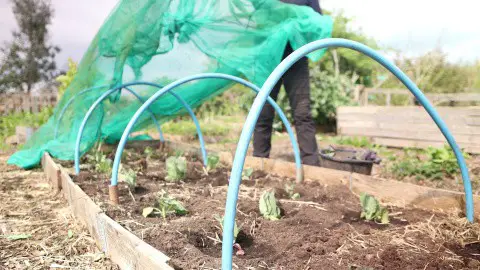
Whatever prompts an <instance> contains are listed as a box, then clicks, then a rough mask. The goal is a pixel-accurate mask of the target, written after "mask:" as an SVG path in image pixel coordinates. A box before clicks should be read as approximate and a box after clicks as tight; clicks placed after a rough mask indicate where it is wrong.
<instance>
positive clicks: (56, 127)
mask: <svg viewBox="0 0 480 270" xmlns="http://www.w3.org/2000/svg"><path fill="white" fill-rule="evenodd" d="M106 87H109V86H108V85H101V86H95V87H91V88H87V89H84V90H82V91H80V92H78V93H77V94H75V95H74V96H73V97H71V98H70V99H69V100H68V101H67V103H66V104H65V106H63V108H62V110H61V111H60V114H59V116H58V120H57V123H56V124H55V132H54V137H53V138H54V139H56V138H57V135H58V127H59V125H60V123H61V122H62V119H63V116H64V115H65V112H66V111H67V109H68V107H70V104H72V102H73V101H74V100H75V99H76V98H77V97H78V96H80V95H83V94H85V93H87V92H90V91H93V90H96V89H101V88H106ZM125 89H126V90H127V91H128V92H130V94H132V95H134V96H135V97H136V98H137V99H138V101H140V102H141V103H143V102H145V99H143V98H142V97H141V96H140V95H138V94H137V93H136V92H135V91H133V90H132V89H129V88H125ZM149 113H150V114H151V116H152V122H153V123H154V124H155V127H156V128H157V130H158V136H159V137H160V141H161V142H165V138H164V137H163V132H162V129H161V128H160V124H159V123H158V121H157V118H155V115H154V114H153V112H152V111H150V110H149Z"/></svg>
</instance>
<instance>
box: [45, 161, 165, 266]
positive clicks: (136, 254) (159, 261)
mask: <svg viewBox="0 0 480 270" xmlns="http://www.w3.org/2000/svg"><path fill="white" fill-rule="evenodd" d="M42 167H43V170H44V172H45V175H46V176H47V179H48V181H49V182H50V184H51V185H52V187H53V188H54V189H56V190H57V191H61V192H62V193H63V196H64V197H65V199H66V200H67V201H68V204H69V205H70V208H71V210H72V212H73V214H74V216H75V218H77V219H78V220H80V222H81V223H82V224H83V225H85V226H86V227H87V229H88V230H89V232H90V234H91V235H92V237H93V238H94V239H95V242H96V243H97V246H98V247H99V248H100V249H101V250H102V251H103V252H104V253H105V254H106V255H107V256H108V257H109V258H110V259H111V260H112V261H113V262H114V263H116V264H117V265H118V266H119V267H120V268H121V269H125V270H131V269H142V270H143V269H152V270H153V269H160V270H173V268H172V267H170V266H169V265H168V261H169V260H170V258H169V257H167V256H166V255H165V254H163V253H162V252H160V251H159V250H157V249H155V248H153V247H152V246H150V245H149V244H147V243H145V242H144V241H142V240H141V239H140V238H138V237H137V236H135V235H134V234H132V233H131V232H129V231H128V230H126V229H125V228H123V227H122V226H121V225H119V224H118V223H117V222H115V221H114V220H112V219H111V218H109V217H108V216H107V215H105V213H103V211H102V210H101V209H100V207H98V206H97V205H96V204H95V202H93V201H92V199H91V198H90V197H89V196H88V195H87V194H85V192H84V191H83V190H82V189H81V188H80V187H79V186H78V185H76V184H75V183H74V182H73V181H72V179H71V178H70V176H69V175H68V173H67V172H66V170H64V169H63V168H62V167H61V166H59V165H57V164H56V163H55V162H54V161H53V159H52V158H51V157H50V155H48V154H47V153H45V154H44V156H43V157H42Z"/></svg>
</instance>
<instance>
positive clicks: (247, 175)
mask: <svg viewBox="0 0 480 270" xmlns="http://www.w3.org/2000/svg"><path fill="white" fill-rule="evenodd" d="M252 174H253V169H252V168H246V169H243V171H242V180H244V181H247V180H250V177H252Z"/></svg>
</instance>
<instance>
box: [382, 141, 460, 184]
mask: <svg viewBox="0 0 480 270" xmlns="http://www.w3.org/2000/svg"><path fill="white" fill-rule="evenodd" d="M463 155H464V157H465V158H468V157H469V156H468V155H467V154H466V153H463ZM422 157H423V158H422ZM391 161H392V165H390V166H389V168H388V169H389V170H390V171H391V173H392V174H393V175H394V176H395V177H397V178H400V179H402V178H405V177H408V176H417V178H427V179H434V180H441V179H443V178H445V177H451V176H453V175H455V174H458V173H459V172H460V168H459V167H458V164H457V159H456V157H455V154H454V153H453V151H452V150H451V149H450V147H448V146H444V147H442V148H433V147H430V148H427V149H426V150H411V149H405V150H404V155H403V157H402V158H394V159H392V160H391Z"/></svg>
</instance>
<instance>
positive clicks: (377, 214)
mask: <svg viewBox="0 0 480 270" xmlns="http://www.w3.org/2000/svg"><path fill="white" fill-rule="evenodd" d="M360 204H361V206H362V213H361V214H360V218H364V219H365V220H368V221H372V220H373V221H376V222H379V223H381V224H388V223H390V220H389V216H388V210H387V209H386V208H384V207H381V206H380V203H379V202H378V200H377V199H376V198H375V197H373V196H371V195H368V194H367V193H362V194H361V195H360Z"/></svg>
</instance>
